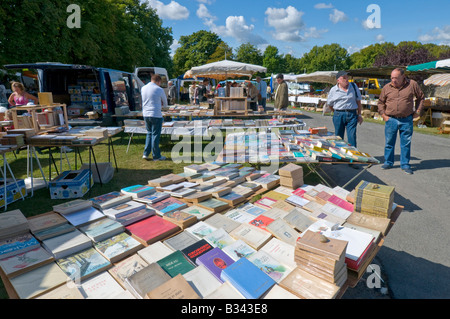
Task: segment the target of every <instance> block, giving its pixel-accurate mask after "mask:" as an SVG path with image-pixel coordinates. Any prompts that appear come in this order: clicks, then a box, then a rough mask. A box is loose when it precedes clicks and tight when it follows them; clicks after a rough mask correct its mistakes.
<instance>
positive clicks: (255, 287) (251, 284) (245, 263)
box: [221, 258, 276, 299]
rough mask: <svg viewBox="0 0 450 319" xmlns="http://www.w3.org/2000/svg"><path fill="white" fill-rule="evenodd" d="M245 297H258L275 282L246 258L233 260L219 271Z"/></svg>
mask: <svg viewBox="0 0 450 319" xmlns="http://www.w3.org/2000/svg"><path fill="white" fill-rule="evenodd" d="M221 278H222V280H223V281H230V283H231V284H232V285H233V286H234V287H235V288H236V289H237V290H238V291H239V292H240V293H242V295H243V296H244V297H245V298H247V299H258V298H260V297H261V296H262V295H263V294H264V293H265V292H266V291H268V290H269V289H270V288H271V287H272V286H273V285H275V284H276V282H275V281H274V280H273V279H272V278H270V277H269V276H268V275H267V274H266V273H264V272H263V271H261V270H260V269H259V268H258V267H257V266H255V265H254V264H253V263H252V262H250V261H249V260H248V259H246V258H241V259H239V260H238V261H236V262H234V263H233V264H231V265H230V266H228V267H227V268H225V269H224V270H223V271H222V273H221Z"/></svg>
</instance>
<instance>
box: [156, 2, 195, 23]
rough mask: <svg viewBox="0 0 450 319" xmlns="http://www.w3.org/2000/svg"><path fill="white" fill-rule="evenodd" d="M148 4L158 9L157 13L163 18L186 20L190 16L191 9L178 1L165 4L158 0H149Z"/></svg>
mask: <svg viewBox="0 0 450 319" xmlns="http://www.w3.org/2000/svg"><path fill="white" fill-rule="evenodd" d="M148 4H149V5H150V7H152V8H154V9H156V13H157V14H158V16H159V17H160V18H161V19H167V20H184V19H187V18H188V17H189V10H188V9H187V8H186V7H184V6H182V5H180V4H179V3H178V2H176V1H171V2H170V3H169V4H164V3H162V2H161V1H158V0H148Z"/></svg>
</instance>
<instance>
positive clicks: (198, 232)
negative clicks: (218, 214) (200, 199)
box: [186, 221, 217, 239]
mask: <svg viewBox="0 0 450 319" xmlns="http://www.w3.org/2000/svg"><path fill="white" fill-rule="evenodd" d="M216 229H217V228H215V227H213V226H211V225H209V224H207V223H205V222H203V221H199V222H197V223H196V224H194V225H192V226H190V227H188V228H186V231H187V232H189V233H191V234H192V235H194V236H196V237H197V238H198V239H203V238H205V237H206V236H207V235H209V234H211V233H212V232H213V231H215V230H216Z"/></svg>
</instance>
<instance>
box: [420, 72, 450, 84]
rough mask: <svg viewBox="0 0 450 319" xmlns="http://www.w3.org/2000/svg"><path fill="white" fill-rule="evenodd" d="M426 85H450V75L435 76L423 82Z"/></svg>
mask: <svg viewBox="0 0 450 319" xmlns="http://www.w3.org/2000/svg"><path fill="white" fill-rule="evenodd" d="M423 84H425V85H436V86H445V85H449V84H450V73H443V74H434V75H432V76H430V77H429V78H428V79H426V80H425V81H423Z"/></svg>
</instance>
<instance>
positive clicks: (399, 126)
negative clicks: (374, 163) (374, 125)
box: [384, 115, 413, 169]
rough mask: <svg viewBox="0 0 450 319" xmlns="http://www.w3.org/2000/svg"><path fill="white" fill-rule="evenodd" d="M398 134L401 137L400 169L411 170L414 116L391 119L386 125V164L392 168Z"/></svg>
mask: <svg viewBox="0 0 450 319" xmlns="http://www.w3.org/2000/svg"><path fill="white" fill-rule="evenodd" d="M397 132H398V133H399V135H400V167H401V168H402V169H407V168H411V166H410V165H409V160H410V158H411V138H412V135H413V116H412V115H410V116H408V117H403V118H394V117H391V118H389V120H387V122H386V123H385V128H384V134H385V137H386V145H385V147H384V163H385V164H388V165H391V166H392V165H393V164H394V151H395V142H396V140H397Z"/></svg>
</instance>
